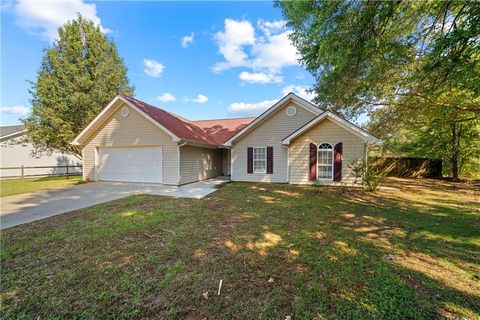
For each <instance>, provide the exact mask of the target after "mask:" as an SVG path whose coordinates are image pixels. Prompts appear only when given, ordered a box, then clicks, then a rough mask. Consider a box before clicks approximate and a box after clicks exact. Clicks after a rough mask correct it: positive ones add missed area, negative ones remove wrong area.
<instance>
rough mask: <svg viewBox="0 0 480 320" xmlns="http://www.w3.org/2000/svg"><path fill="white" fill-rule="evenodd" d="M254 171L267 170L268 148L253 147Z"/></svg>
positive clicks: (261, 171)
mask: <svg viewBox="0 0 480 320" xmlns="http://www.w3.org/2000/svg"><path fill="white" fill-rule="evenodd" d="M253 172H254V173H266V172H267V148H265V147H262V148H253Z"/></svg>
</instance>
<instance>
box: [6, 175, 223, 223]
mask: <svg viewBox="0 0 480 320" xmlns="http://www.w3.org/2000/svg"><path fill="white" fill-rule="evenodd" d="M227 181H228V178H227V177H218V178H213V179H208V180H204V181H199V182H194V183H190V184H187V185H183V186H180V187H176V186H166V185H162V184H151V183H127V182H90V183H86V184H80V185H76V186H71V187H66V188H62V189H54V190H45V191H39V192H35V193H26V194H19V195H15V196H9V197H3V198H0V208H1V210H0V229H6V228H10V227H14V226H18V225H20V224H24V223H29V222H32V221H36V220H40V219H44V218H48V217H52V216H56V215H58V214H62V213H65V212H69V211H73V210H77V209H82V208H86V207H90V206H93V205H96V204H100V203H104V202H108V201H112V200H116V199H120V198H124V197H127V196H130V195H134V194H152V195H159V196H172V197H182V198H194V199H200V198H203V197H205V196H206V195H208V194H210V193H212V192H214V191H215V190H217V189H218V187H219V186H220V185H221V184H223V183H225V182H227Z"/></svg>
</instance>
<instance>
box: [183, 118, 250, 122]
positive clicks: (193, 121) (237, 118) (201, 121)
mask: <svg viewBox="0 0 480 320" xmlns="http://www.w3.org/2000/svg"><path fill="white" fill-rule="evenodd" d="M243 119H255V117H239V118H215V119H202V120H191V121H193V122H202V121H216V120H243Z"/></svg>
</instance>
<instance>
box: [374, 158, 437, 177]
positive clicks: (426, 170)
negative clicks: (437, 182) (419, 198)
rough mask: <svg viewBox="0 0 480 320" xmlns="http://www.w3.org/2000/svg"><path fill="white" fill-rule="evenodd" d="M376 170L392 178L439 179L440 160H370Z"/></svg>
mask: <svg viewBox="0 0 480 320" xmlns="http://www.w3.org/2000/svg"><path fill="white" fill-rule="evenodd" d="M369 161H371V163H373V165H374V167H376V168H377V169H378V170H380V171H382V172H385V173H386V174H387V175H388V176H392V177H411V178H441V177H442V160H438V159H425V158H381V157H379V158H377V157H373V158H370V159H369Z"/></svg>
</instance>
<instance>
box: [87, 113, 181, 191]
mask: <svg viewBox="0 0 480 320" xmlns="http://www.w3.org/2000/svg"><path fill="white" fill-rule="evenodd" d="M123 105H125V104H119V106H118V107H117V109H116V110H115V111H114V112H113V113H112V115H111V116H110V118H109V119H108V120H106V121H105V122H104V124H103V125H102V126H101V127H100V128H99V129H97V130H96V131H95V132H94V133H93V134H92V135H91V137H90V139H89V140H87V141H86V142H85V144H84V148H83V150H82V152H83V178H84V179H85V180H86V179H90V180H96V179H97V177H96V172H95V148H96V147H102V146H108V147H128V146H162V163H163V173H162V176H163V183H164V184H170V185H177V184H178V145H177V143H176V142H173V141H172V138H171V137H170V136H169V135H168V134H166V133H165V132H164V131H163V130H162V129H160V128H158V127H157V126H156V125H155V124H153V123H152V122H151V121H149V120H148V119H146V118H145V117H144V116H142V115H141V114H139V113H138V112H137V111H135V110H134V109H132V108H130V114H129V115H128V117H122V116H121V114H120V107H121V106H123Z"/></svg>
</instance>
